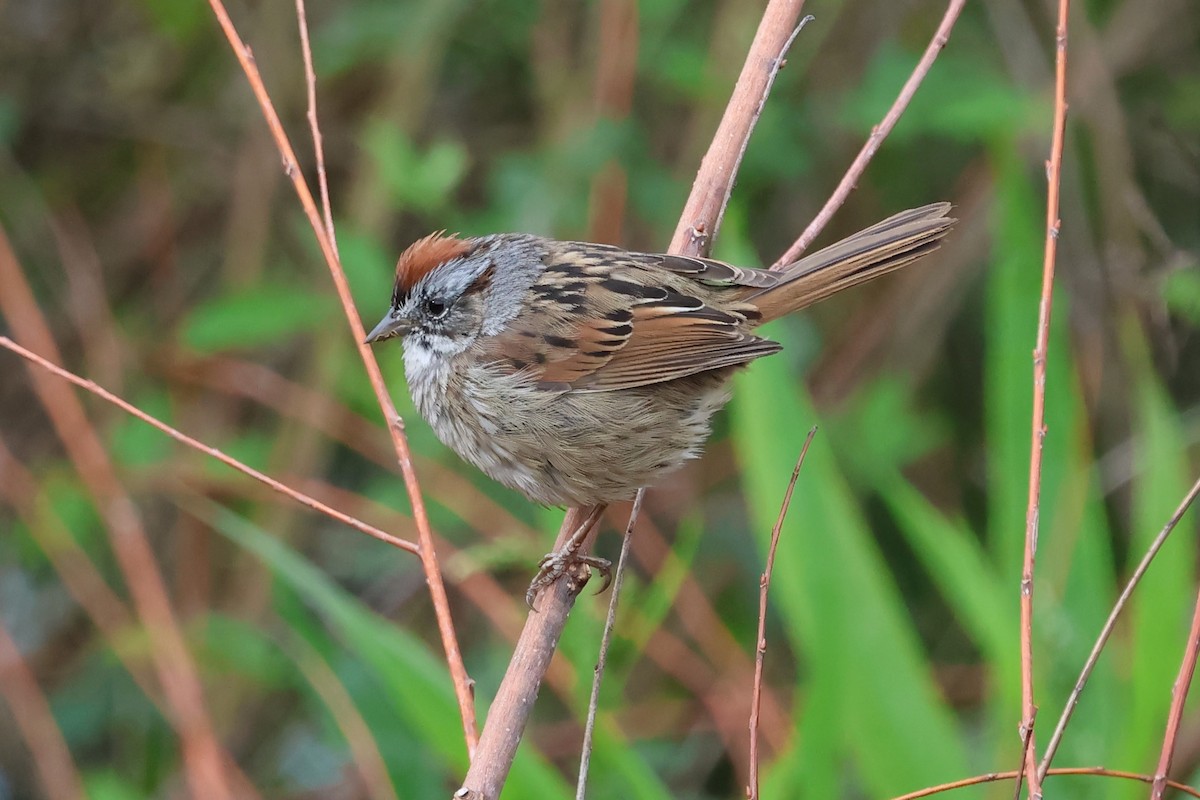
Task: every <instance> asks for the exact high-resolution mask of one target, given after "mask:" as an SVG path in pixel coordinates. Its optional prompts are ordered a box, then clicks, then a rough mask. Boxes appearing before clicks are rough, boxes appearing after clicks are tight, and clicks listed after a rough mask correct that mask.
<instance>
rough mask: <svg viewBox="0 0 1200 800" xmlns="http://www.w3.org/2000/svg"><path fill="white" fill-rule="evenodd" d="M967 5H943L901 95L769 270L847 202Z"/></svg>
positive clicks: (787, 260) (953, 0)
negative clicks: (802, 230) (831, 190)
mask: <svg viewBox="0 0 1200 800" xmlns="http://www.w3.org/2000/svg"><path fill="white" fill-rule="evenodd" d="M964 5H966V0H950V4H949V6H947V7H946V13H945V14H944V15H943V16H942V22H941V24H940V25H938V28H937V31H936V32H934V34H933V38H932V39H931V40H930V41H929V45H928V46H927V47H926V48H925V54H924V55H922V56H921V60H920V61H918V62H917V66H916V67H915V68H914V69H913V71H912V74H911V75H909V76H908V80H907V81H905V82H904V86H903V87H902V88H901V89H900V94H899V95H897V96H896V100H895V102H893V103H892V107H891V108H889V109H888V112H887V114H885V115H884V117H883V120H882V121H881V122H880V123H879V124H878V125H876V126H875V127H874V128H872V129H871V135H870V136H869V137H867V142H866V144H864V145H863V146H862V149H861V150H859V151H858V155H857V156H856V157H855V159H854V161H853V162H851V164H850V168H849V169H848V170H846V174H845V175H844V176H843V177H842V180H841V183H839V184H838V185H837V188H836V189H834V190H833V194H831V195H830V196H829V199H828V200H826V201H825V205H824V206H823V207H822V208H821V210H820V212H818V213H817V216H815V217H813V221H812V222H810V223H808V227H807V228H805V229H804V232H803V233H801V234H800V238H798V239H796V241H795V242H794V243H793V244H792V246H791V247H789V248H788V249H787V252H785V253H784V254H783V255H781V256H780V257H779V260H778V261H776V262H775V263H774V264H773V265H772V266H771V269H783V268H784V267H786V266H787V265H788V264H792V263H794V262H795V261H796V260H797V259H799V258H800V254H801V253H803V252H804V250H805V249H806V248H807V247H808V246H809V245H810V244H812V242H813V239H816V238H817V235H818V234H820V233H821V231H823V230H824V229H825V226H826V225H828V224H829V220H831V219H832V218H833V215H834V212H836V211H837V210H838V209H839V208H841V207H842V204H843V203H845V202H846V198H847V197H849V196H850V192H852V191H853V190H854V187H855V186H857V185H858V179H859V178H861V177H862V174H863V173H864V172H865V171H866V169H867V164H869V163H871V159H872V158H874V157H875V153H876V152H877V151H878V150H879V146H880V145H881V144H883V140H884V139H886V138H887V135H888V134H889V133H891V132H892V128H894V127H896V123H897V122H898V121H899V120H900V115H901V114H903V113H904V110H905V109H906V108H908V104H909V102H910V101H911V100H912V99H913V95H915V94H916V93H917V88H918V87H919V86H920V85H921V83H922V82H923V81H924V80H925V76H926V75H928V74H929V70H930V68H931V67H932V66H933V62H934V61H935V60H936V59H937V57H938V53H940V52H942V48H943V47H945V46H946V42H948V41H950V31H952V30H953V29H954V23H955V22H957V21H958V15H959V13H960V12H961V11H962V9H963V6H964Z"/></svg>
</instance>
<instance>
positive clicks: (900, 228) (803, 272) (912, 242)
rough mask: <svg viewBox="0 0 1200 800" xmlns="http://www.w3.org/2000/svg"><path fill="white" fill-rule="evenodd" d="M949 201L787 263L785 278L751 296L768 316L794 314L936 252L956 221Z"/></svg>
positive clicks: (905, 214) (913, 211)
mask: <svg viewBox="0 0 1200 800" xmlns="http://www.w3.org/2000/svg"><path fill="white" fill-rule="evenodd" d="M949 212H950V204H949V203H933V204H932V205H927V206H922V207H921V208H912V209H909V210H908V211H901V212H900V213H899V214H896V215H895V216H891V217H888V218H887V219H885V220H883V221H882V222H877V223H876V224H874V225H872V226H871V227H869V228H866V229H864V230H861V231H859V232H858V233H856V234H854V235H853V236H849V237H847V238H845V239H843V240H841V241H840V242H837V243H835V244H831V245H830V246H829V247H826V248H824V249H823V250H818V251H817V252H815V253H813V254H811V255H808V256H805V257H804V258H802V259H800V260H799V261H797V262H796V263H795V264H790V265H789V266H786V267H784V268H783V275H782V280H781V281H780V282H779V283H778V284H776V285H775V286H772V287H770V288H768V289H763V290H762V291H760V292H756V293H754V294H753V295H750V296H749V297H747V298H746V299H747V300H749V301H751V302H753V303H754V304H755V305H757V306H758V308H759V310H760V311H761V312H762V315H763V321H764V322H765V321H768V320H772V319H776V318H777V317H782V316H784V315H785V314H790V313H791V312H793V311H796V310H798V309H801V308H805V307H806V306H810V305H812V304H813V303H816V302H817V301H819V300H824V299H825V298H826V297H829V296H830V295H833V294H837V293H838V292H840V291H842V290H843V289H849V288H850V287H851V286H857V285H858V284H860V283H866V282H867V281H869V280H874V279H875V278H877V277H879V276H880V275H885V274H887V273H889V272H892V271H893V270H897V269H900V268H901V267H905V266H908V265H909V264H911V263H913V262H914V261H916V260H917V259H919V258H921V257H923V256H926V255H928V254H929V253H932V252H933V251H934V250H936V249H937V248H938V247H939V246H940V245H941V240H942V237H943V236H945V235H946V232H947V231H949V230H950V228H951V227H953V225H954V223H955V222H956V220H955V219H954V218H952V217H948V216H946V215H947V214H948V213H949Z"/></svg>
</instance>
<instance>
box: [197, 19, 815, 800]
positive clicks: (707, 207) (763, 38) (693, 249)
mask: <svg viewBox="0 0 1200 800" xmlns="http://www.w3.org/2000/svg"><path fill="white" fill-rule="evenodd" d="M211 1H212V2H217V0H211ZM802 6H803V0H771V2H770V3H769V4H768V6H767V9H766V11H765V12H764V13H763V19H762V22H761V23H760V24H759V27H758V31H757V33H756V34H755V37H754V41H753V43H752V44H751V45H750V51H749V53H748V54H747V56H746V63H745V65H744V66H743V68H742V74H741V76H739V78H738V82H737V84H736V86H735V87H734V90H733V95H732V97H731V99H730V101H729V105H728V106H727V107H726V109H725V115H724V117H722V120H721V124H720V126H719V127H718V129H717V133H716V135H715V136H714V137H713V142H712V145H711V146H710V148H709V150H708V152H707V153H706V154H705V156H704V159H703V161H702V162H701V164H700V169H699V171H698V172H697V176H696V180H695V182H694V183H693V185H692V192H691V195H690V196H689V198H688V201H687V203H686V204H685V205H684V211H683V214H682V215H681V217H680V222H679V226H678V227H677V228H676V232H675V237H674V238H673V239H672V242H671V247H670V249H669V252H672V253H678V254H685V255H701V254H704V253H707V250H708V246H709V245H710V244H711V242H712V233H713V232H715V231H716V230H717V228H718V227H719V220H720V216H721V214H722V213H723V212H724V207H725V203H726V202H727V201H728V198H729V193H730V192H731V191H732V189H733V182H734V177H735V176H736V173H737V165H738V164H739V162H740V160H741V156H742V153H743V152H744V151H745V147H746V141H747V140H748V137H749V135H750V131H751V130H752V129H753V126H754V122H755V121H756V120H757V118H758V113H759V111H760V110H761V107H762V103H763V102H764V101H765V92H766V91H767V90H768V89H769V88H770V85H771V81H772V80H773V78H774V75H775V74H776V73H777V72H778V70H779V67H780V65H781V63H782V59H783V54H784V49H785V48H786V45H787V44H789V43H790V42H791V40H792V38H794V36H795V29H796V22H797V19H798V18H799V16H800V9H801V7H802ZM582 518H583V514H582V510H581V509H578V508H571V509H568V511H567V513H566V515H565V516H564V518H563V524H562V526H561V527H560V529H559V535H558V541H559V542H562V541H564V540H565V538H566V536H568V535H569V534H570V532H571V531H572V530H574V528H575V527H576V526H577V525H578V524H579V521H580V520H582ZM597 527H598V526H597ZM595 532H596V528H593V529H592V534H591V535H592V536H595ZM589 547H590V540H589V541H586V542H584V545H583V548H582V549H581V551H580V552H587V550H588V549H589ZM569 583H570V582H569V581H566V580H560V581H558V582H556V583H555V584H554V585H553V586H551V587H549V588H548V589H547V590H544V591H543V592H542V594H541V595H540V596H539V598H538V604H539V610H538V612H537V613H531V614H530V615H529V617H528V618H527V620H526V624H525V629H524V630H523V631H522V633H521V639H520V640H519V642H518V643H517V647H516V649H515V651H514V653H513V658H512V660H511V661H510V662H509V666H508V670H507V671H506V672H505V675H504V679H503V680H502V681H501V682H500V687H499V689H498V690H497V692H496V697H495V699H494V700H493V701H492V706H491V708H490V709H489V710H488V715H487V721H486V722H485V723H484V727H483V733H482V734H481V735H480V739H479V748H478V749H477V750H476V752H475V756H474V758H473V759H472V761H471V767H470V769H468V771H467V775H466V777H465V778H464V779H463V785H462V788H460V789H459V790H458V791H457V792H455V794H454V796H455V798H459V799H460V800H494V798H497V797H498V796H499V794H500V790H501V789H502V788H503V786H504V782H505V780H506V779H507V777H508V771H509V769H510V768H511V767H512V760H513V758H514V757H515V756H516V751H517V746H518V745H519V744H520V740H521V736H522V735H523V733H524V731H525V726H526V724H527V723H528V719H529V712H530V711H531V709H532V706H533V702H534V700H535V699H536V698H537V692H538V688H539V686H540V685H541V681H542V677H543V675H544V673H545V671H546V668H547V667H548V666H549V664H550V659H551V657H552V656H553V654H554V649H555V648H556V647H557V645H558V640H559V637H560V636H561V635H562V630H563V627H564V626H565V625H566V621H567V615H568V613H569V612H570V609H571V607H572V605H574V602H575V592H574V591H572V590H571V587H570V586H569V585H568V584H569Z"/></svg>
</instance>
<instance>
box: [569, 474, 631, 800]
mask: <svg viewBox="0 0 1200 800" xmlns="http://www.w3.org/2000/svg"><path fill="white" fill-rule="evenodd" d="M645 499H646V490H645V489H639V490H638V493H637V497H635V498H634V500H633V507H632V508H631V509H630V510H629V522H628V523H626V525H625V536H624V537H623V538H622V539H621V555H620V556H619V557H618V558H617V564H616V567H615V572H614V577H613V584H612V592H611V595H610V597H609V599H608V615H607V616H606V617H605V618H604V632H603V633H602V634H601V636H600V653H599V656H598V657H597V659H596V669H595V671H594V672H593V674H592V694H591V697H590V698H588V708H587V721H586V722H585V723H584V726H583V744H582V745H580V748H579V751H580V757H579V778H578V780H577V781H576V782H575V800H584V798H585V797H586V796H587V778H588V767H590V766H591V762H592V738H593V736H594V735H595V732H596V713H597V711H598V709H599V707H600V683H601V682H602V681H603V680H604V667H605V666H606V665H607V664H608V649H609V647H610V646H611V645H612V632H613V628H614V627H615V626H616V623H617V602H618V601H619V600H620V599H621V586H622V584H624V583H625V565H626V563H628V560H629V545H630V543H631V542H632V541H633V529H634V527H635V526H636V525H637V521H638V517H640V516H641V514H642V503H643V502H644V501H645Z"/></svg>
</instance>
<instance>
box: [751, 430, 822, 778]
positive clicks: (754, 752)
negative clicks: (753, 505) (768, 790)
mask: <svg viewBox="0 0 1200 800" xmlns="http://www.w3.org/2000/svg"><path fill="white" fill-rule="evenodd" d="M816 435H817V428H816V426H815V425H814V426H813V427H812V428H810V429H809V431H808V435H807V436H805V437H804V446H803V447H802V448H800V456H799V457H798V458H797V459H796V467H795V468H794V469H793V470H792V477H791V478H790V479H789V480H788V485H787V491H785V492H784V493H783V503H782V504H781V505H780V506H779V516H778V517H777V518H776V520H775V526H774V527H773V528H771V544H770V545H769V546H768V547H767V564H766V566H765V567H764V568H763V573H762V577H761V578H759V581H758V638H757V641H758V647H756V648H755V657H754V688H753V689H752V690H751V700H750V780H749V782H748V783H747V785H746V797H748V798H749V800H758V761H759V754H758V710H759V707H760V705H761V703H762V683H763V681H762V678H763V666H764V665H765V664H766V660H767V593H768V592H769V591H770V590H771V573H772V572H773V571H774V569H775V551H776V550H777V549H778V548H779V534H780V532H781V531H782V530H783V520H784V518H786V517H787V512H788V507H789V506H791V504H792V492H793V491H794V490H795V489H796V480H797V479H798V478H799V477H800V468H801V467H803V466H804V457H805V456H806V455H808V446H809V445H810V444H812V440H813V437H814V436H816Z"/></svg>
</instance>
